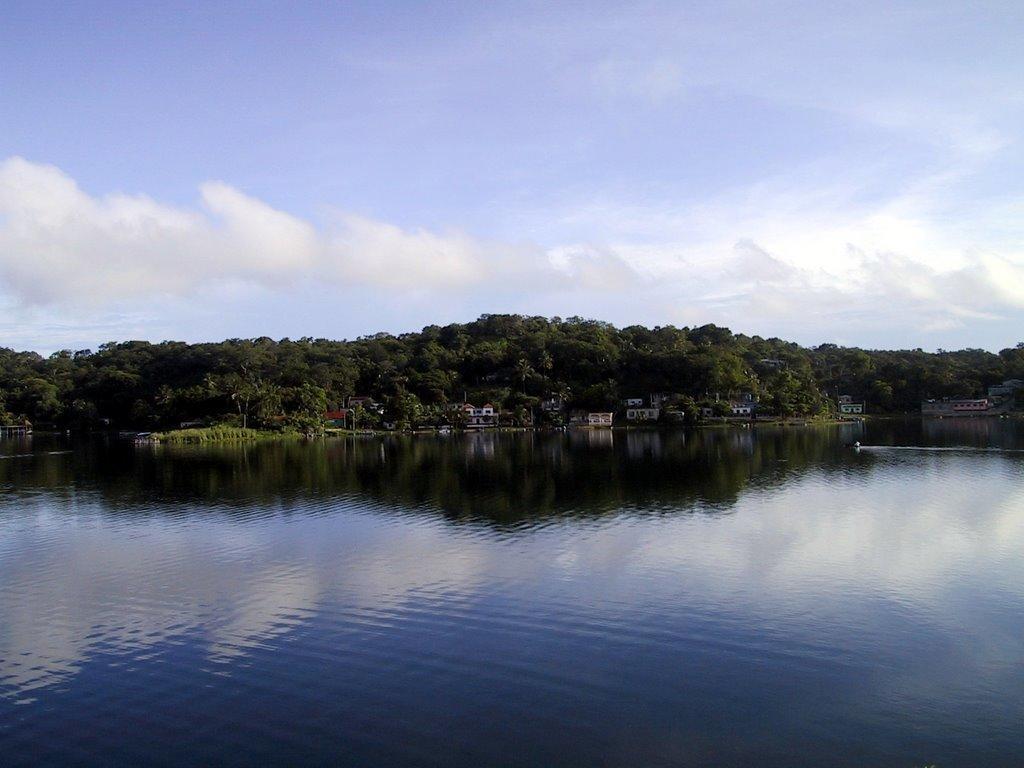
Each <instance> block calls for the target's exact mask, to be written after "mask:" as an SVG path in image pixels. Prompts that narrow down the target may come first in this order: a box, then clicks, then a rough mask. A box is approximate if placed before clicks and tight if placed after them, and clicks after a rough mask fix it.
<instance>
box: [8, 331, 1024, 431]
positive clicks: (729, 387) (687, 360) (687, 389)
mask: <svg viewBox="0 0 1024 768" xmlns="http://www.w3.org/2000/svg"><path fill="white" fill-rule="evenodd" d="M1008 378H1021V379H1024V344H1018V345H1017V346H1016V347H1013V348H1009V349H1004V350H1002V351H1001V352H999V353H998V354H996V353H992V352H988V351H986V350H981V349H965V350H959V351H952V352H951V351H945V350H939V351H937V352H925V351H923V350H921V349H915V350H864V349H857V348H852V347H840V346H837V345H834V344H822V345H820V346H817V347H810V348H808V347H802V346H800V345H798V344H795V343H793V342H787V341H784V340H781V339H777V338H769V339H765V338H761V337H759V336H746V335H743V334H734V333H732V332H731V331H730V330H729V329H727V328H723V327H719V326H715V325H704V326H700V327H695V328H686V327H684V328H677V327H673V326H662V327H656V328H645V327H642V326H629V327H625V328H617V327H615V326H613V325H611V324H609V323H605V322H599V321H595V320H587V319H583V318H577V317H573V318H568V319H561V318H557V317H556V318H550V319H548V318H543V317H524V316H519V315H483V316H481V317H480V318H478V319H477V320H475V321H473V322H470V323H457V324H451V325H445V326H436V325H431V326H427V327H426V328H423V329H422V330H421V331H419V332H415V333H405V334H400V335H391V334H384V333H380V334H375V335H372V336H366V337H361V338H358V339H355V340H351V341H332V340H328V339H313V338H302V339H297V340H292V339H281V340H279V341H275V340H273V339H270V338H266V337H261V338H255V339H229V340H227V341H222V342H217V343H202V344H186V343H184V342H175V341H165V342H161V343H156V344H154V343H150V342H146V341H126V342H117V343H108V344H103V345H101V346H100V347H99V349H97V350H95V351H93V350H78V351H72V350H64V351H60V352H56V353H54V354H52V355H50V356H48V357H44V356H41V355H39V354H37V353H35V352H17V351H14V350H10V349H2V348H0V421H2V422H3V423H8V424H10V423H18V422H21V421H28V422H31V423H33V424H35V425H37V426H42V425H53V426H55V427H58V428H75V429H97V428H116V429H162V428H167V427H176V426H179V425H180V424H182V423H188V422H192V423H202V424H213V423H217V424H231V425H236V426H248V427H257V428H296V429H299V430H303V431H310V430H317V429H319V428H321V427H322V425H323V421H324V414H325V412H326V411H328V410H330V409H334V408H340V407H343V406H344V405H345V403H346V402H347V401H348V398H349V397H350V396H353V395H364V396H370V397H372V398H374V400H375V401H376V402H378V403H380V404H381V408H380V409H379V410H378V409H370V410H367V411H366V412H365V413H361V414H360V417H361V419H363V422H362V423H363V424H365V425H366V426H375V425H376V424H377V423H379V422H384V421H386V422H393V423H395V424H396V425H399V426H407V425H408V426H415V425H418V424H430V423H443V422H444V421H445V420H448V419H449V418H450V414H451V409H450V408H449V406H450V405H451V404H453V403H461V402H464V401H469V402H473V403H476V404H483V403H484V402H490V403H492V404H493V405H495V406H497V407H499V408H500V409H502V410H503V411H504V412H505V414H507V418H508V419H509V420H510V421H511V422H512V423H529V422H530V420H531V419H541V418H559V417H558V416H547V417H545V416H544V411H543V410H542V409H541V408H540V404H541V402H542V401H543V400H544V399H546V398H551V397H554V398H560V399H561V401H562V402H564V403H565V405H566V407H567V408H569V409H581V410H614V409H615V408H616V407H617V405H618V403H620V402H621V400H622V399H623V398H626V397H643V398H646V397H648V396H649V395H650V394H651V393H670V394H671V395H672V398H671V400H670V402H671V403H672V405H673V408H674V409H675V410H677V411H678V412H679V413H682V414H685V415H686V418H687V419H688V420H694V419H696V418H698V417H699V413H700V410H699V409H700V407H701V406H702V405H703V406H705V407H717V408H721V407H722V406H721V404H722V403H724V402H727V401H728V400H730V399H734V398H740V397H744V396H752V397H753V398H756V399H757V401H758V402H759V403H760V407H761V409H762V411H764V412H768V413H772V414H775V415H777V416H781V417H788V416H814V415H823V414H828V413H830V412H833V411H834V410H835V401H836V398H837V397H838V395H840V394H849V395H852V396H853V397H854V398H855V399H856V400H858V401H860V400H862V401H864V402H866V404H867V407H868V410H869V412H877V413H899V412H914V411H916V410H917V409H918V407H919V404H920V401H921V400H922V399H927V398H941V397H971V396H983V395H984V393H985V389H986V387H987V386H989V385H991V384H995V383H999V382H1001V381H1003V380H1005V379H1008ZM716 403H717V404H718V405H717V406H716V405H715V404H716Z"/></svg>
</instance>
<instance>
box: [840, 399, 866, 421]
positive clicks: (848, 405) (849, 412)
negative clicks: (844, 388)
mask: <svg viewBox="0 0 1024 768" xmlns="http://www.w3.org/2000/svg"><path fill="white" fill-rule="evenodd" d="M864 413H865V409H864V403H863V401H862V402H854V399H853V395H840V396H839V414H840V415H841V416H862V415H863V414H864Z"/></svg>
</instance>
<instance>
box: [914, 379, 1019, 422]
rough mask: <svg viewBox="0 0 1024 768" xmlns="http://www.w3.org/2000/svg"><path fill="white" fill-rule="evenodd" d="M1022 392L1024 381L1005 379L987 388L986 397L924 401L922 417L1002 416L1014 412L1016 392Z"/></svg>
mask: <svg viewBox="0 0 1024 768" xmlns="http://www.w3.org/2000/svg"><path fill="white" fill-rule="evenodd" d="M1021 391H1024V381H1022V380H1020V379H1007V380H1006V381H1004V382H1003V383H1002V384H994V385H992V386H991V387H989V388H988V397H978V398H967V397H964V398H943V399H941V400H924V401H922V403H921V415H922V416H1002V415H1004V414H1007V413H1010V412H1011V411H1013V410H1014V407H1015V405H1016V402H1017V396H1018V392H1021Z"/></svg>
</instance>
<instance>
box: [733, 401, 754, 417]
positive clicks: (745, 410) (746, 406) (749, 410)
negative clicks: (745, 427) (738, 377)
mask: <svg viewBox="0 0 1024 768" xmlns="http://www.w3.org/2000/svg"><path fill="white" fill-rule="evenodd" d="M756 407H757V405H756V403H754V402H751V401H748V400H739V401H736V402H732V403H729V412H730V413H731V414H732V415H733V416H753V415H754V409H755V408H756Z"/></svg>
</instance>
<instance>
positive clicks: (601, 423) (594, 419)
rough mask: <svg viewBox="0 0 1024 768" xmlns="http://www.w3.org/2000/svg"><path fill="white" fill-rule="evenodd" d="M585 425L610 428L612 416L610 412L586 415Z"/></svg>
mask: <svg viewBox="0 0 1024 768" xmlns="http://www.w3.org/2000/svg"><path fill="white" fill-rule="evenodd" d="M587 424H588V425H589V426H591V427H610V426H611V425H612V414H611V413H610V412H609V413H605V412H591V413H588V414H587Z"/></svg>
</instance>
